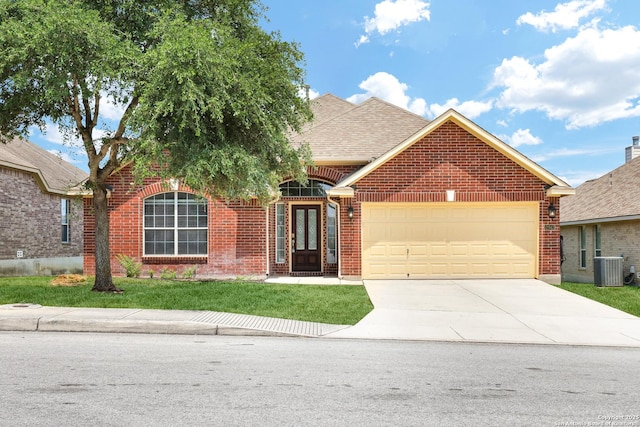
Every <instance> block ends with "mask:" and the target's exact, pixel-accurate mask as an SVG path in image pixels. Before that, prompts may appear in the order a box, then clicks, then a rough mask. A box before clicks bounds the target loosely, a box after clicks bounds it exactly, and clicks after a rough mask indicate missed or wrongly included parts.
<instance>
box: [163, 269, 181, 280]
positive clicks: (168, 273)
mask: <svg viewBox="0 0 640 427" xmlns="http://www.w3.org/2000/svg"><path fill="white" fill-rule="evenodd" d="M176 277H178V272H177V271H176V270H173V269H171V268H169V267H162V271H161V272H160V278H161V279H163V280H173V279H175V278H176Z"/></svg>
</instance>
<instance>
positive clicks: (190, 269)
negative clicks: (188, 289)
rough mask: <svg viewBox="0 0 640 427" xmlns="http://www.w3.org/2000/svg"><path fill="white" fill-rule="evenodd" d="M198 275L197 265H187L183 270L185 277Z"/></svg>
mask: <svg viewBox="0 0 640 427" xmlns="http://www.w3.org/2000/svg"><path fill="white" fill-rule="evenodd" d="M195 275H196V266H195V265H194V266H191V267H187V268H185V269H184V270H183V271H182V278H183V279H193V278H194V277H195Z"/></svg>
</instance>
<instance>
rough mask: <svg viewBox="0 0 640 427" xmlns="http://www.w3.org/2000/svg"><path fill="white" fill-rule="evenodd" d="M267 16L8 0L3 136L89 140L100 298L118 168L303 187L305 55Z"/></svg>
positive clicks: (251, 9)
mask: <svg viewBox="0 0 640 427" xmlns="http://www.w3.org/2000/svg"><path fill="white" fill-rule="evenodd" d="M262 13H263V8H262V6H261V4H260V3H259V1H258V0H216V1H210V0H190V1H184V0H180V1H175V0H142V1H131V0H77V1H68V0H0V47H1V48H0V49H1V51H0V135H1V137H13V136H18V135H20V136H27V135H28V134H29V130H30V128H31V127H32V126H37V127H39V128H40V129H41V130H44V129H45V128H46V123H47V121H52V122H54V123H56V124H58V125H60V126H62V129H63V130H64V131H65V134H66V135H68V136H69V137H76V136H79V137H80V138H81V140H82V144H83V146H84V149H85V151H86V153H87V156H88V159H89V162H88V163H89V179H88V181H87V184H86V187H87V188H90V189H91V190H92V191H93V194H94V213H95V215H96V218H100V224H105V225H103V226H102V227H98V228H97V229H96V257H95V258H96V272H97V275H96V280H95V286H94V289H96V290H109V288H112V287H113V284H112V278H111V277H110V273H108V272H110V254H109V250H108V248H109V238H108V220H107V218H106V216H107V201H106V180H107V179H108V178H109V176H111V174H113V173H114V172H115V171H116V170H118V168H120V167H121V166H122V165H124V164H131V165H132V167H133V171H134V173H136V175H137V179H138V180H142V179H143V178H145V177H148V176H160V177H163V178H168V177H172V178H177V179H180V180H181V181H182V182H183V183H184V184H186V185H188V186H189V187H191V188H192V189H193V190H195V191H197V192H200V193H202V194H209V195H213V196H220V197H224V198H245V199H248V198H250V197H257V198H259V199H260V200H262V201H263V202H266V201H267V200H269V199H270V198H272V197H273V195H274V193H275V192H276V190H277V184H278V182H279V181H281V180H282V179H283V178H284V177H291V178H292V179H296V180H299V181H305V168H304V167H302V166H304V165H305V164H308V163H310V156H309V150H308V147H306V146H300V147H292V146H291V145H290V144H289V143H288V141H287V133H288V132H290V131H291V130H299V129H300V128H301V126H302V125H303V124H304V123H305V122H306V121H307V120H308V119H309V118H310V116H311V110H310V108H309V103H308V100H306V99H302V98H300V97H299V96H298V94H299V92H300V91H301V90H302V89H303V88H304V70H303V68H302V63H303V57H302V53H301V52H300V50H299V49H298V46H297V45H296V44H293V43H288V42H285V41H282V40H281V38H280V36H279V34H277V33H267V32H265V31H264V30H263V29H261V28H260V27H259V25H258V22H259V20H260V19H261V18H262V17H263V15H262ZM104 101H110V102H111V103H112V104H113V105H115V106H117V107H119V109H120V110H121V111H123V113H122V114H121V116H120V117H116V118H115V119H114V118H113V117H111V116H109V117H107V118H108V119H110V121H109V122H105V120H104V119H105V117H103V116H104V115H105V114H103V113H104V111H105V110H106V111H109V112H110V113H112V112H113V111H114V110H118V109H114V108H109V109H105V108H103V109H100V105H101V102H102V105H103V107H104ZM98 130H99V132H97V131H98ZM104 276H108V277H104Z"/></svg>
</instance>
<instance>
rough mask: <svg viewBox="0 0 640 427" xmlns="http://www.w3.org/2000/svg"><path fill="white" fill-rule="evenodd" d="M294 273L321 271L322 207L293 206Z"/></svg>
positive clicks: (292, 245) (292, 244)
mask: <svg viewBox="0 0 640 427" xmlns="http://www.w3.org/2000/svg"><path fill="white" fill-rule="evenodd" d="M292 211H293V238H292V242H291V247H292V248H293V249H292V252H293V253H292V254H291V255H292V257H293V264H292V269H293V271H294V272H295V271H309V272H310V271H321V259H322V257H321V255H320V247H321V246H322V245H321V241H322V239H321V233H320V226H319V224H320V216H321V215H320V206H318V205H294V206H293V209H292Z"/></svg>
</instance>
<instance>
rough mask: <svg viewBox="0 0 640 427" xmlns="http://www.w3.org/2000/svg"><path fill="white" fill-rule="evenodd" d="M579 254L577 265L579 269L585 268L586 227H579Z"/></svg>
mask: <svg viewBox="0 0 640 427" xmlns="http://www.w3.org/2000/svg"><path fill="white" fill-rule="evenodd" d="M579 240H580V254H579V263H580V268H581V269H585V268H587V226H586V225H581V226H580V238H579Z"/></svg>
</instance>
